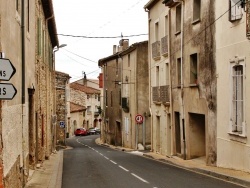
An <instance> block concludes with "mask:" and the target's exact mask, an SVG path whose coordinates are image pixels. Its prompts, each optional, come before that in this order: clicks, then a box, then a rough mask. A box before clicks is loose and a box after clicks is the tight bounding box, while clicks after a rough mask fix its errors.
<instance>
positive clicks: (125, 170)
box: [119, 165, 129, 172]
mask: <svg viewBox="0 0 250 188" xmlns="http://www.w3.org/2000/svg"><path fill="white" fill-rule="evenodd" d="M119 167H120V168H121V169H123V170H125V171H126V172H128V171H129V170H128V169H126V168H124V167H123V166H120V165H119Z"/></svg>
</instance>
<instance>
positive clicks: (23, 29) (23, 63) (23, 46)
mask: <svg viewBox="0 0 250 188" xmlns="http://www.w3.org/2000/svg"><path fill="white" fill-rule="evenodd" d="M24 3H25V0H22V5H21V59H22V60H21V61H22V62H21V63H22V65H21V66H22V78H21V79H22V117H21V118H22V158H23V166H22V184H23V185H25V178H24V176H27V175H28V172H27V169H26V168H25V151H24V148H25V141H24V138H25V136H24V123H25V122H24V116H25V75H26V74H25V23H24V21H25V12H24V11H25V4H24Z"/></svg>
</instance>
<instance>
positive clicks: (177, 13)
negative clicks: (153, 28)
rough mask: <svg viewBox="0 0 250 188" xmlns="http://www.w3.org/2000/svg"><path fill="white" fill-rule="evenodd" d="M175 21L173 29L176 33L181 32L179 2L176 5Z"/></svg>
mask: <svg viewBox="0 0 250 188" xmlns="http://www.w3.org/2000/svg"><path fill="white" fill-rule="evenodd" d="M175 21H176V23H175V27H176V28H175V30H176V33H179V32H181V4H180V5H178V6H177V7H176V20H175Z"/></svg>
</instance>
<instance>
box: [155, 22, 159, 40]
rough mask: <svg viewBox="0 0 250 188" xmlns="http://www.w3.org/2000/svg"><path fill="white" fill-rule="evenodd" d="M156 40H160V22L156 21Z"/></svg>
mask: <svg viewBox="0 0 250 188" xmlns="http://www.w3.org/2000/svg"><path fill="white" fill-rule="evenodd" d="M155 41H159V22H156V23H155Z"/></svg>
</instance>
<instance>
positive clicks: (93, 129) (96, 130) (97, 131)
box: [88, 127, 101, 134]
mask: <svg viewBox="0 0 250 188" xmlns="http://www.w3.org/2000/svg"><path fill="white" fill-rule="evenodd" d="M88 134H101V130H100V129H99V128H97V127H91V128H89V129H88Z"/></svg>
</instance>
